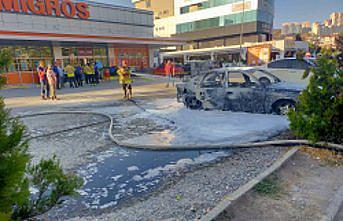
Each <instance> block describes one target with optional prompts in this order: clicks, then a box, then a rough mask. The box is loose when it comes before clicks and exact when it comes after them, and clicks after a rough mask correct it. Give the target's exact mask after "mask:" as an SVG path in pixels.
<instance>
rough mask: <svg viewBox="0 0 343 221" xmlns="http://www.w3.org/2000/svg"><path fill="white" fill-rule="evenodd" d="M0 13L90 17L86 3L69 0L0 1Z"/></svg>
mask: <svg viewBox="0 0 343 221" xmlns="http://www.w3.org/2000/svg"><path fill="white" fill-rule="evenodd" d="M1 11H9V12H18V13H31V14H35V15H46V16H56V17H66V18H75V17H78V18H80V19H88V18H89V16H90V14H89V10H88V5H87V3H85V2H77V3H74V2H72V1H70V0H62V1H61V0H0V12H1Z"/></svg>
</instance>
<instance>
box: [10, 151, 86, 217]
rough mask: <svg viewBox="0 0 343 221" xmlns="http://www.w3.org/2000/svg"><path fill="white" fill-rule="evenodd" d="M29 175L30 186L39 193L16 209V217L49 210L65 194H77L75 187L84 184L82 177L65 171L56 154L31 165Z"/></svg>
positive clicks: (33, 214) (59, 201)
mask: <svg viewBox="0 0 343 221" xmlns="http://www.w3.org/2000/svg"><path fill="white" fill-rule="evenodd" d="M28 175H29V176H28V177H29V181H30V186H31V188H33V189H36V191H37V193H36V194H35V195H33V196H31V198H30V200H28V201H26V204H24V205H22V206H20V207H17V208H16V209H15V212H14V214H13V218H14V219H17V218H21V219H23V218H25V219H26V218H30V217H33V216H36V215H39V214H42V213H44V212H46V211H48V210H49V209H51V208H52V207H53V206H55V205H56V204H59V203H61V198H62V197H63V196H70V195H74V194H76V192H75V189H78V188H80V187H81V186H82V184H83V180H82V179H81V178H78V177H77V176H75V175H74V174H72V173H64V172H63V170H62V168H61V165H60V162H59V161H58V160H56V157H55V156H54V157H53V158H52V159H49V160H41V161H40V163H39V164H37V165H33V166H31V167H29V169H28Z"/></svg>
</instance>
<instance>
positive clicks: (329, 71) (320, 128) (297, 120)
mask: <svg viewBox="0 0 343 221" xmlns="http://www.w3.org/2000/svg"><path fill="white" fill-rule="evenodd" d="M312 73H313V74H312V75H311V77H310V83H309V85H308V87H307V88H306V90H304V91H303V92H302V94H301V95H300V97H299V100H300V102H299V103H298V104H297V107H296V110H295V111H291V112H290V113H289V119H290V122H291V124H290V127H291V129H292V130H293V131H294V132H295V133H296V135H298V136H300V137H304V138H306V139H309V140H311V141H312V142H318V141H324V142H335V143H342V142H343V138H342V136H343V70H342V69H339V68H338V62H337V60H336V59H335V58H332V57H331V56H330V55H329V54H325V53H324V54H323V56H322V57H321V58H319V59H318V61H317V68H313V69H312ZM307 76H308V73H305V75H304V77H307Z"/></svg>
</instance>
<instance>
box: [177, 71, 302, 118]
mask: <svg viewBox="0 0 343 221" xmlns="http://www.w3.org/2000/svg"><path fill="white" fill-rule="evenodd" d="M303 89H304V88H303V86H301V85H294V84H289V83H286V82H283V81H281V80H280V79H279V78H277V77H276V76H275V75H273V74H271V73H269V72H268V71H267V70H263V69H255V68H251V69H244V70H243V69H230V68H223V69H213V70H208V71H205V72H203V73H201V74H198V75H195V76H192V78H191V79H189V80H188V81H187V82H182V83H180V84H178V85H177V98H178V101H179V102H183V103H184V104H185V106H186V107H187V108H190V109H204V110H225V111H243V112H252V113H276V114H280V115H285V114H287V113H288V111H289V110H290V109H293V108H295V104H296V102H297V100H298V96H299V94H300V93H301V91H302V90H303Z"/></svg>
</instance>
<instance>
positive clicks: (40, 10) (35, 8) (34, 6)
mask: <svg viewBox="0 0 343 221" xmlns="http://www.w3.org/2000/svg"><path fill="white" fill-rule="evenodd" d="M27 4H28V6H29V9H30V11H31V12H32V13H33V14H36V15H46V10H45V4H44V0H36V2H35V0H28V1H27Z"/></svg>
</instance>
